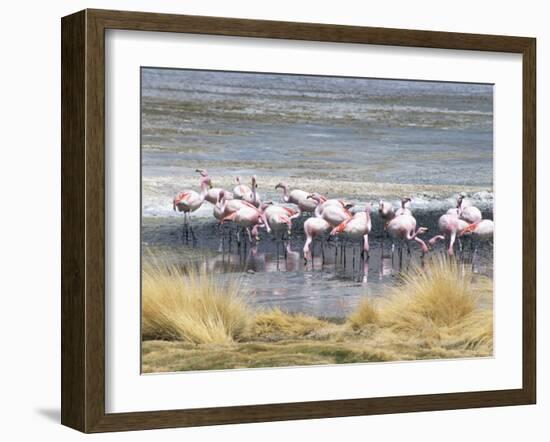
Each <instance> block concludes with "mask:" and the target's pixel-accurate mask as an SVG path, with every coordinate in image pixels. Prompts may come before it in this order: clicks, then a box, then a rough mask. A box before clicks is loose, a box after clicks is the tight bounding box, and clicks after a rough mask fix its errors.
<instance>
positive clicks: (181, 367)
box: [136, 66, 495, 374]
mask: <svg viewBox="0 0 550 442" xmlns="http://www.w3.org/2000/svg"><path fill="white" fill-rule="evenodd" d="M140 89H141V90H140V95H141V98H140V124H141V134H140V139H141V145H140V152H141V164H140V168H141V189H136V192H141V207H140V211H141V213H140V215H139V216H141V371H142V373H143V374H148V373H168V372H184V371H202V370H229V369H254V368H264V369H265V368H277V367H297V366H320V365H333V364H366V363H397V362H403V361H426V360H430V361H434V360H444V359H460V358H491V357H493V340H494V336H493V301H494V300H493V272H494V267H493V233H494V219H495V218H494V211H493V208H494V188H493V160H494V154H493V151H494V147H493V133H494V127H493V118H494V113H493V104H494V103H493V99H494V85H493V84H485V83H459V82H442V81H425V80H418V79H389V78H388V79H386V78H362V77H342V76H321V75H301V74H285V73H261V72H235V71H215V70H196V69H175V68H166V67H154V66H152V67H141V72H140ZM136 296H139V295H138V294H136Z"/></svg>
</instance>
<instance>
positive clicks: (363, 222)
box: [330, 204, 372, 258]
mask: <svg viewBox="0 0 550 442" xmlns="http://www.w3.org/2000/svg"><path fill="white" fill-rule="evenodd" d="M370 212H371V205H370V204H367V205H366V206H365V210H362V211H360V212H357V213H355V215H353V217H352V218H349V219H347V220H345V221H343V222H342V223H340V224H339V225H338V226H336V227H335V228H334V229H332V231H331V232H330V234H331V235H338V234H342V235H345V236H346V237H347V238H349V239H352V240H363V250H362V251H361V257H362V258H364V257H365V253H366V254H367V257H368V256H369V233H370V231H371V229H372V222H371V218H370Z"/></svg>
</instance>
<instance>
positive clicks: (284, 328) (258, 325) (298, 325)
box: [252, 308, 328, 339]
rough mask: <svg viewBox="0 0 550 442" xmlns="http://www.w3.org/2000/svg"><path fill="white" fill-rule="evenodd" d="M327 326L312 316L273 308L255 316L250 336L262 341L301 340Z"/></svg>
mask: <svg viewBox="0 0 550 442" xmlns="http://www.w3.org/2000/svg"><path fill="white" fill-rule="evenodd" d="M327 326H328V323H327V322H326V321H323V320H321V319H318V318H315V317H313V316H307V315H303V314H300V313H286V312H283V311H282V310H281V309H279V308H275V309H273V310H266V311H261V312H258V313H257V314H256V317H255V321H254V326H253V329H252V334H253V335H254V336H255V337H258V338H264V339H265V338H267V339H280V338H281V337H285V338H303V337H306V336H308V335H311V334H312V333H314V332H316V331H318V330H320V329H322V328H325V327H327Z"/></svg>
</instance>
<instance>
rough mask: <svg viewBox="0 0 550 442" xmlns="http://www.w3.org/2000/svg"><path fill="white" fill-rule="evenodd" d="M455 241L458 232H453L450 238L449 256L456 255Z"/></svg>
mask: <svg viewBox="0 0 550 442" xmlns="http://www.w3.org/2000/svg"><path fill="white" fill-rule="evenodd" d="M455 240H456V232H452V233H451V237H450V238H449V248H448V250H447V252H448V253H449V256H453V255H454V245H455Z"/></svg>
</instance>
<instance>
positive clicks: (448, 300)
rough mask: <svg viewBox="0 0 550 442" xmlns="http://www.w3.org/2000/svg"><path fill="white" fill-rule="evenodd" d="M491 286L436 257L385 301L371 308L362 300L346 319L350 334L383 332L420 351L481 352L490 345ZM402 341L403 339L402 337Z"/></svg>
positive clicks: (457, 265) (390, 337)
mask: <svg viewBox="0 0 550 442" xmlns="http://www.w3.org/2000/svg"><path fill="white" fill-rule="evenodd" d="M491 294H492V282H491V281H490V280H489V279H488V278H486V279H482V280H480V281H476V282H475V283H474V282H473V275H472V273H471V272H470V271H469V270H468V269H467V268H465V267H464V266H463V265H461V264H460V263H457V262H456V261H455V260H450V259H448V258H446V257H441V256H439V257H435V258H433V259H432V260H431V261H430V262H428V263H427V265H426V267H425V268H424V269H414V270H412V271H411V272H409V273H407V274H405V275H404V276H403V281H402V283H401V284H400V285H398V286H396V287H393V288H390V293H389V297H388V299H387V300H384V301H380V302H379V303H378V304H373V303H372V301H370V300H369V299H368V298H365V299H364V300H363V301H362V302H361V303H360V304H359V306H358V307H357V309H356V310H355V311H354V312H353V313H352V314H351V315H350V317H349V318H348V324H349V325H350V326H351V327H352V329H354V330H360V329H366V328H369V327H371V328H372V326H376V327H377V329H380V330H382V329H386V333H385V340H394V341H395V342H408V343H409V344H411V345H418V346H422V347H425V348H428V347H433V348H435V347H438V346H442V347H444V348H448V349H458V348H463V349H469V350H472V349H481V350H484V351H486V352H487V353H490V352H491V351H492V345H493V317H492V309H491V308H490V307H491V303H490V302H488V305H487V306H486V308H483V307H481V306H480V304H481V303H482V301H483V300H489V299H490V298H491V296H490V295H491ZM405 337H406V339H405Z"/></svg>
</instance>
